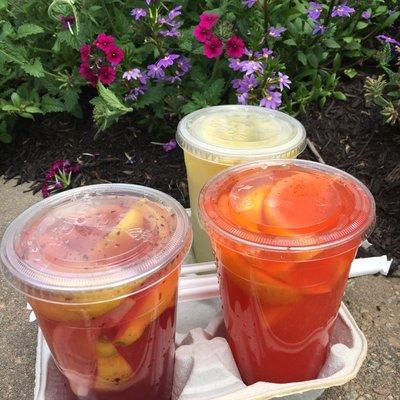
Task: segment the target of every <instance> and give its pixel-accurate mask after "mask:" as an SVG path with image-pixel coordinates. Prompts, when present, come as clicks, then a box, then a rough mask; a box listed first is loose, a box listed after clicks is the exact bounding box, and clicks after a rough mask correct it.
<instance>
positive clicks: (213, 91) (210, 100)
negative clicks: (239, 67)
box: [204, 78, 225, 105]
mask: <svg viewBox="0 0 400 400" xmlns="http://www.w3.org/2000/svg"><path fill="white" fill-rule="evenodd" d="M224 86H225V81H224V80H223V79H222V78H220V79H216V80H215V81H214V82H213V83H212V84H211V85H210V86H208V87H207V88H206V92H205V96H204V97H205V100H206V102H207V104H208V105H216V104H218V103H219V102H220V101H221V96H222V92H223V90H224Z"/></svg>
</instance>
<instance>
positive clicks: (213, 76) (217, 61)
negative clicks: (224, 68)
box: [210, 57, 221, 81]
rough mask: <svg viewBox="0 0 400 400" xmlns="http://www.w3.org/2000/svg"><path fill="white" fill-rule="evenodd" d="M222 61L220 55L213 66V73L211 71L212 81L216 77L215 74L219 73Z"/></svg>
mask: <svg viewBox="0 0 400 400" xmlns="http://www.w3.org/2000/svg"><path fill="white" fill-rule="evenodd" d="M220 61H221V57H218V58H217V59H216V60H215V63H214V67H213V70H212V73H211V78H210V81H213V80H214V78H215V76H216V75H217V72H218V67H219V63H220Z"/></svg>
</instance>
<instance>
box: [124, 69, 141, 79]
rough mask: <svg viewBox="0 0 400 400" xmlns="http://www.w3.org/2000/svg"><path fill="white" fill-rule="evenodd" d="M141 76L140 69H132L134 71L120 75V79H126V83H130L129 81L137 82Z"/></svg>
mask: <svg viewBox="0 0 400 400" xmlns="http://www.w3.org/2000/svg"><path fill="white" fill-rule="evenodd" d="M141 75H142V73H141V72H140V69H139V68H134V69H131V70H130V71H125V72H124V73H123V74H122V78H123V79H126V80H127V81H130V80H131V79H135V80H137V79H139V78H140V76H141Z"/></svg>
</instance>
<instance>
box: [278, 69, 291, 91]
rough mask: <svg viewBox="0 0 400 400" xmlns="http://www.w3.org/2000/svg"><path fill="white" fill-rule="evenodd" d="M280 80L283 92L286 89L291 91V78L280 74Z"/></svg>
mask: <svg viewBox="0 0 400 400" xmlns="http://www.w3.org/2000/svg"><path fill="white" fill-rule="evenodd" d="M278 80H279V89H281V90H283V88H284V87H286V88H288V89H290V84H291V83H292V81H291V80H290V79H289V77H288V76H287V75H285V74H282V72H278Z"/></svg>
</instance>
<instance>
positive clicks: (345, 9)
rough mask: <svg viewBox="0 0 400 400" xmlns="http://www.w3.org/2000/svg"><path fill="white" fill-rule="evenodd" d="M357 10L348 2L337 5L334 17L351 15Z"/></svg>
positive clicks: (333, 10)
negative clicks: (348, 4) (347, 3)
mask: <svg viewBox="0 0 400 400" xmlns="http://www.w3.org/2000/svg"><path fill="white" fill-rule="evenodd" d="M355 11H356V10H355V9H354V8H353V7H349V6H347V5H346V3H344V4H341V5H339V6H335V7H333V9H332V14H331V16H332V17H350V15H351V14H353V13H354V12H355Z"/></svg>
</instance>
